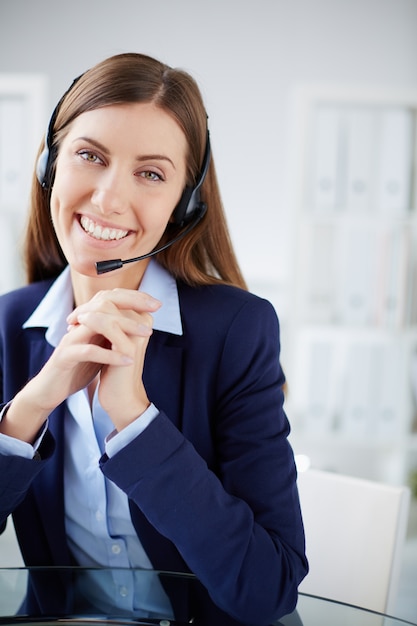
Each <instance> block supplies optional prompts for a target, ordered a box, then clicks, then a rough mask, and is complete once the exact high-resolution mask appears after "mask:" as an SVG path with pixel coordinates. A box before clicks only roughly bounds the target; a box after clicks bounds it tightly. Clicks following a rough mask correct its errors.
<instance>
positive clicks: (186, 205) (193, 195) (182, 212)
mask: <svg viewBox="0 0 417 626" xmlns="http://www.w3.org/2000/svg"><path fill="white" fill-rule="evenodd" d="M199 200H200V191H199V189H193V187H188V186H187V187H186V188H185V189H184V191H183V192H182V196H181V198H180V200H179V202H178V204H177V206H176V207H175V209H174V213H173V215H172V218H173V222H174V224H176V225H177V226H184V224H187V222H189V221H190V220H191V219H192V218H193V216H194V213H195V211H196V209H198V205H199Z"/></svg>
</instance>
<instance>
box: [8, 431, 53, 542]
mask: <svg viewBox="0 0 417 626" xmlns="http://www.w3.org/2000/svg"><path fill="white" fill-rule="evenodd" d="M54 449H55V440H54V439H53V437H52V435H51V434H50V433H49V431H46V433H45V435H44V437H43V440H42V443H41V445H40V447H39V449H38V452H39V457H38V458H36V459H26V458H24V457H22V456H18V455H9V454H1V453H0V528H1V532H2V531H3V530H4V528H5V521H6V519H7V517H8V516H9V515H10V513H13V511H14V510H15V508H16V507H17V506H18V505H19V504H20V503H21V502H22V500H23V499H24V497H25V495H26V493H27V491H28V489H29V487H30V486H31V484H32V482H33V481H34V480H35V478H36V477H37V476H38V474H39V472H41V471H42V469H43V468H44V466H45V465H46V464H47V462H48V460H49V458H50V457H51V456H52V454H53V452H54Z"/></svg>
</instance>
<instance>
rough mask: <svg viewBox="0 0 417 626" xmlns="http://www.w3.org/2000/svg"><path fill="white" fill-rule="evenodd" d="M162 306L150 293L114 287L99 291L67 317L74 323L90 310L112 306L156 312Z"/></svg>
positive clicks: (136, 310) (106, 308)
mask: <svg viewBox="0 0 417 626" xmlns="http://www.w3.org/2000/svg"><path fill="white" fill-rule="evenodd" d="M160 306H161V302H160V301H159V300H156V299H155V298H152V296H149V295H148V294H145V293H143V292H140V291H134V290H132V289H122V288H117V289H112V290H109V291H99V292H98V293H97V294H96V295H95V296H94V298H92V300H90V301H89V302H86V303H84V304H82V305H80V306H78V307H77V308H76V309H74V311H73V312H72V313H70V315H69V316H68V317H67V322H68V324H72V323H74V321H76V318H77V316H78V315H79V314H80V313H84V312H85V311H90V310H108V311H110V310H112V307H115V308H117V309H121V310H126V309H130V310H132V311H135V312H137V313H142V312H149V313H152V312H155V311H157V310H158V309H159V308H160Z"/></svg>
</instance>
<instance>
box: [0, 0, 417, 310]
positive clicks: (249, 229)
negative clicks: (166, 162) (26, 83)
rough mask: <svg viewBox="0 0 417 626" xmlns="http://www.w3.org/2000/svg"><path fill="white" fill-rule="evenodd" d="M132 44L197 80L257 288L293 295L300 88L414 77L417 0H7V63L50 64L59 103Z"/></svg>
mask: <svg viewBox="0 0 417 626" xmlns="http://www.w3.org/2000/svg"><path fill="white" fill-rule="evenodd" d="M124 51H138V52H145V53H149V54H151V55H154V56H157V57H158V58H160V59H161V60H163V61H166V62H168V63H169V64H171V65H176V66H181V67H183V68H185V69H187V70H188V71H190V72H191V73H192V74H193V75H194V76H195V77H196V79H197V80H198V82H199V84H200V86H201V88H202V91H203V93H204V95H205V98H206V103H207V108H208V111H209V115H210V128H211V135H212V144H213V150H214V156H215V160H216V164H217V169H218V173H219V179H220V183H221V187H222V191H223V197H224V201H225V206H226V210H227V214H228V217H229V223H230V226H231V230H232V236H233V238H234V241H235V244H236V249H237V253H238V257H239V260H240V262H241V264H242V266H243V269H244V271H245V273H246V275H247V278H248V279H249V282H250V284H251V285H253V286H254V287H255V290H258V291H259V289H261V290H262V284H261V283H262V280H264V281H265V288H266V290H267V291H268V290H270V288H271V284H272V286H273V288H274V289H276V291H277V293H278V294H283V298H284V299H285V286H286V285H288V284H290V282H291V255H290V248H291V243H290V242H291V229H292V217H293V215H292V207H291V202H290V201H289V199H288V197H287V186H286V182H287V179H288V171H287V170H286V163H287V159H288V153H289V142H290V141H291V137H288V135H287V129H288V124H289V114H290V111H289V102H290V94H291V90H292V88H293V87H294V86H295V85H297V84H300V83H315V82H320V83H338V84H352V85H365V84H366V85H368V86H369V85H375V86H390V85H396V86H407V87H413V86H416V85H417V63H416V59H417V2H416V0H256V1H249V0H209V1H208V2H201V1H199V0H165V1H164V0H154V1H153V2H148V1H147V0H146V1H145V0H117V1H116V0H113V1H108V2H102V0H88V1H86V0H71V1H63V0H0V72H19V73H20V72H24V73H27V72H36V73H39V72H41V73H45V74H46V75H47V76H48V77H49V79H50V93H49V104H50V109H51V110H52V108H53V106H54V105H55V102H56V101H57V100H58V99H59V97H60V96H61V94H62V93H63V91H64V90H65V89H66V88H67V86H68V85H69V84H70V82H71V80H72V78H73V77H75V76H77V75H78V74H80V73H81V72H82V71H84V70H85V69H87V68H88V67H90V66H91V65H93V64H94V63H96V62H97V61H99V60H101V59H103V58H104V57H106V56H109V55H111V54H115V53H119V52H124ZM48 113H49V111H48V112H47V111H45V121H46V119H47V117H48ZM279 298H280V296H279V295H278V309H280V302H279ZM283 308H285V307H284V303H283ZM278 312H279V311H278Z"/></svg>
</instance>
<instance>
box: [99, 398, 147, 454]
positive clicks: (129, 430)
mask: <svg viewBox="0 0 417 626" xmlns="http://www.w3.org/2000/svg"><path fill="white" fill-rule="evenodd" d="M158 415H159V410H158V409H157V408H156V406H155V405H154V404H151V405H150V406H148V408H147V409H146V411H145V412H144V413H142V415H141V416H140V417H138V418H136V419H135V420H134V421H133V422H132V423H131V424H129V426H126V428H123V430H121V431H120V432H118V431H117V430H113V431H112V432H111V433H110V435H108V436H107V437H106V439H105V452H106V454H107V456H108V457H109V459H110V458H111V457H112V456H114V455H115V454H117V453H118V452H120V450H122V448H124V447H125V446H127V445H128V444H129V443H130V442H131V441H133V440H134V439H136V437H138V436H139V435H140V434H141V433H143V431H144V430H145V428H146V427H147V426H149V424H150V423H151V422H152V421H153V420H154V419H155V417H157V416H158Z"/></svg>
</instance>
